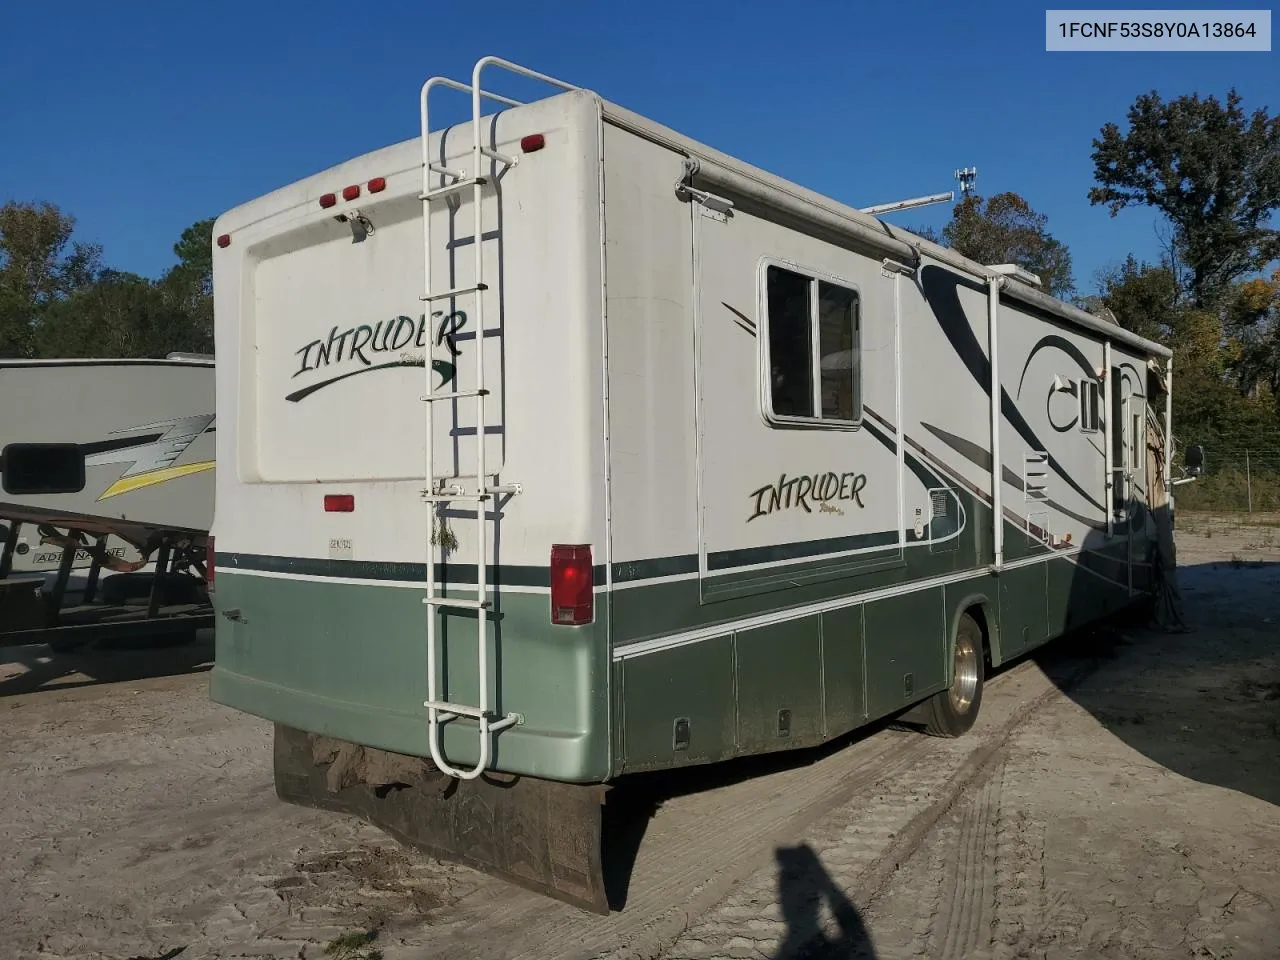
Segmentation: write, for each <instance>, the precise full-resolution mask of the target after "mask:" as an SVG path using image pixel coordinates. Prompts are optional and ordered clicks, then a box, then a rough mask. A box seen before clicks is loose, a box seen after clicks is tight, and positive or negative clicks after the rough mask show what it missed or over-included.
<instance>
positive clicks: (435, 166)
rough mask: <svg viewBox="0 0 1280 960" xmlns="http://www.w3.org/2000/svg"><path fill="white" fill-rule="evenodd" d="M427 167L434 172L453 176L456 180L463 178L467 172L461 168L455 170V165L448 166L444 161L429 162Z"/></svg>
mask: <svg viewBox="0 0 1280 960" xmlns="http://www.w3.org/2000/svg"><path fill="white" fill-rule="evenodd" d="M427 169H428V170H430V171H431V172H432V173H440V174H443V175H444V176H446V177H453V178H454V179H455V180H462V179H464V178H465V177H466V174H465V173H463V172H462V171H461V170H455V169H453V167H446V166H445V165H444V164H443V163H429V164H427Z"/></svg>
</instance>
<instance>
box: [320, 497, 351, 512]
mask: <svg viewBox="0 0 1280 960" xmlns="http://www.w3.org/2000/svg"><path fill="white" fill-rule="evenodd" d="M355 508H356V495H355V494H354V493H326V494H325V495H324V512H325V513H352V512H353V511H354V510H355Z"/></svg>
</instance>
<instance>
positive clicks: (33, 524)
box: [0, 354, 215, 646]
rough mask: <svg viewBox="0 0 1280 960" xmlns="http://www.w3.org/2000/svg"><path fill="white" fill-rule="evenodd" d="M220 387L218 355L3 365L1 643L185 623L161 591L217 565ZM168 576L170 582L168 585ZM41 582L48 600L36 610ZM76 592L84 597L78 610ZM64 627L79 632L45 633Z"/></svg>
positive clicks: (189, 592)
mask: <svg viewBox="0 0 1280 960" xmlns="http://www.w3.org/2000/svg"><path fill="white" fill-rule="evenodd" d="M213 391H214V373H213V358H212V357H208V356H191V355H183V354H173V355H170V356H169V357H168V358H166V359H163V360H147V359H62V360H0V595H2V597H3V598H4V599H3V600H0V640H3V641H6V642H12V641H20V642H30V641H32V640H46V639H47V640H49V641H50V642H53V643H55V644H57V645H58V646H62V645H63V643H66V644H68V645H70V644H72V643H73V642H82V641H84V640H87V639H90V638H92V636H93V635H94V633H95V630H94V627H95V625H96V624H97V623H98V622H102V623H103V624H105V629H106V632H119V631H120V629H121V627H122V624H123V623H124V622H125V621H127V625H126V627H125V628H126V629H128V630H130V631H132V632H137V631H138V630H145V631H153V630H155V629H162V630H165V631H167V630H168V629H170V628H171V627H172V626H173V624H174V623H175V622H177V621H173V620H169V621H167V622H164V623H161V622H160V621H159V620H158V619H157V614H158V613H159V612H160V608H161V607H167V606H171V604H168V603H166V602H164V600H165V598H164V597H163V596H161V593H164V592H165V591H168V592H169V593H173V591H175V590H176V591H178V592H181V593H182V594H183V595H184V596H185V597H187V598H192V597H194V596H195V595H196V594H198V593H200V592H202V591H203V587H202V586H200V587H199V589H194V588H195V587H196V584H195V583H194V582H188V579H187V578H183V577H181V576H178V577H175V576H170V574H173V573H175V572H176V571H179V570H182V569H186V568H187V567H189V566H190V563H188V561H192V562H194V563H195V564H196V565H198V566H200V567H202V566H203V563H204V554H205V545H206V537H207V535H208V531H209V527H210V524H211V523H212V520H213V476H214V459H213V455H214V449H213V448H214V441H213V433H214V429H215V424H214V394H213ZM85 568H87V573H86V574H85V575H83V576H82V577H80V578H79V582H78V583H73V578H72V572H73V571H75V570H83V569H85ZM157 568H158V569H159V571H160V574H161V576H160V577H158V578H157V577H154V576H152V574H153V573H154V571H155V570H156V569H157ZM138 572H140V573H139V575H138V576H137V577H122V578H115V577H114V576H113V574H119V573H124V574H132V573H138ZM100 575H101V576H102V582H101V583H100V581H99V577H100ZM202 578H203V575H202V574H201V575H200V577H199V578H198V579H201V580H202ZM139 581H142V582H141V583H140V582H139ZM157 583H163V584H166V585H167V586H166V587H165V588H164V590H162V591H160V593H157V592H156V591H155V590H151V589H150V588H151V587H153V586H154V585H155V584H157ZM36 588H39V589H40V590H42V591H43V592H44V593H45V594H46V598H47V600H48V603H47V604H43V603H42V604H36V605H34V606H33V604H32V603H31V601H30V595H31V593H32V590H33V589H36ZM100 588H101V589H100ZM138 589H142V590H144V591H149V596H148V598H147V599H146V600H144V602H143V604H142V608H141V609H136V610H135V609H132V608H131V607H130V604H129V603H127V602H126V601H127V600H129V599H136V598H135V597H133V594H134V593H135V592H136V591H137V590H138ZM73 595H74V596H75V598H76V599H77V601H79V603H77V604H75V605H74V609H72V608H64V602H63V601H64V599H66V598H67V597H69V596H73ZM98 599H102V600H106V601H108V602H107V603H106V605H103V604H102V603H94V601H95V600H98ZM153 601H154V602H153ZM199 605H200V604H196V606H199ZM205 605H206V606H207V604H205ZM182 606H183V608H184V610H185V609H186V608H187V607H190V606H192V604H191V603H186V602H184V603H183V604H182ZM37 608H38V609H37ZM153 608H154V609H153ZM19 609H22V610H25V611H26V613H25V614H20V613H19V612H18V611H19ZM33 610H34V613H33ZM188 612H189V611H188ZM203 617H204V620H198V619H197V620H191V619H185V620H183V621H182V623H183V624H184V625H185V626H192V625H193V624H194V625H199V623H203V622H204V621H206V620H207V619H208V613H207V610H206V612H205V613H204V614H203ZM140 618H141V619H142V620H147V621H149V622H148V623H140V622H138V621H139V619H140ZM107 621H110V623H108V622H107ZM54 626H61V627H65V628H67V629H64V630H62V631H61V632H59V633H57V634H56V635H49V634H47V633H46V632H43V629H42V628H45V627H54ZM99 632H102V631H99ZM71 638H75V639H74V641H73V640H72V639H71Z"/></svg>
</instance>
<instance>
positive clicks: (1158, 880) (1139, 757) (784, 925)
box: [0, 518, 1280, 960]
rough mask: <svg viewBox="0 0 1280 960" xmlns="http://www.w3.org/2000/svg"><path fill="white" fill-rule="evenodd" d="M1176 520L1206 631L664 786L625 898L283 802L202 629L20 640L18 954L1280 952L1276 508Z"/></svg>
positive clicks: (1018, 676) (13, 946)
mask: <svg viewBox="0 0 1280 960" xmlns="http://www.w3.org/2000/svg"><path fill="white" fill-rule="evenodd" d="M1180 524H1181V527H1182V529H1181V530H1180V532H1179V562H1180V564H1181V566H1182V570H1181V573H1180V582H1181V584H1182V586H1183V590H1184V594H1185V599H1186V604H1187V612H1188V618H1189V620H1190V622H1191V626H1192V630H1191V631H1190V632H1187V633H1182V634H1164V633H1158V632H1155V631H1149V630H1133V629H1118V630H1108V631H1103V632H1100V633H1096V634H1093V635H1091V636H1086V637H1080V636H1077V637H1072V638H1067V639H1064V641H1062V642H1060V643H1056V644H1053V645H1050V647H1049V648H1048V649H1046V650H1044V651H1042V652H1040V653H1038V654H1037V655H1036V656H1035V657H1034V658H1033V659H1029V660H1027V661H1024V662H1022V663H1019V664H1016V665H1014V666H1012V667H1011V668H1009V669H1007V670H1005V671H1002V673H1001V674H1000V675H999V676H997V677H995V678H993V679H992V680H991V681H990V682H989V684H988V687H987V691H986V697H985V701H984V704H983V712H982V716H981V718H980V720H979V723H978V725H977V726H976V727H975V729H974V730H973V731H972V732H971V733H970V734H969V735H968V736H966V737H964V738H962V739H960V740H955V741H941V740H934V739H931V738H928V737H924V736H921V735H919V734H918V733H916V732H913V731H911V730H909V729H898V728H886V727H880V728H876V729H874V730H871V731H869V732H864V733H862V734H860V735H858V736H855V737H851V738H846V739H845V740H843V741H841V742H838V743H836V744H832V745H829V746H828V747H826V748H824V749H822V750H818V751H806V752H805V753H803V754H799V755H792V756H787V757H776V758H767V759H765V760H758V761H750V762H745V763H736V764H729V765H726V766H725V767H724V768H722V769H718V770H714V771H701V772H697V773H693V774H692V775H690V776H688V777H684V778H680V779H678V780H671V779H664V778H656V779H654V780H653V781H652V782H649V783H647V784H646V785H645V786H644V793H643V794H642V795H641V796H640V797H639V799H637V800H636V802H635V808H636V809H635V812H634V814H633V815H632V817H631V818H630V835H629V837H628V839H629V840H630V841H631V842H635V841H637V840H638V847H637V848H636V854H635V865H634V869H633V871H632V877H631V881H630V887H629V891H628V897H627V903H626V907H625V909H624V910H623V911H622V912H621V913H618V914H614V915H612V916H610V917H607V918H601V917H593V916H587V915H585V914H582V913H581V912H578V911H575V910H573V909H571V908H568V907H564V906H562V905H560V904H557V903H554V902H552V901H548V900H545V899H543V898H540V897H537V896H534V895H532V894H528V893H526V892H524V891H522V890H519V889H516V888H512V887H510V886H507V885H505V884H502V883H500V882H498V881H495V880H492V879H490V878H488V877H484V876H481V875H479V874H476V873H474V872H472V871H469V870H466V869H464V868H460V867H453V866H450V865H446V864H441V863H438V862H435V861H432V860H430V859H428V858H425V857H420V856H418V855H416V854H413V853H410V852H407V851H405V850H404V849H402V848H400V847H399V846H397V845H396V844H395V843H394V842H392V841H390V840H388V839H387V838H385V837H384V836H383V835H381V834H380V833H379V832H378V831H376V830H374V829H372V828H370V827H367V826H365V825H363V824H360V823H356V822H354V821H351V820H347V819H345V818H342V817H336V816H333V815H330V814H324V813H318V812H312V811H305V810H300V809H298V808H296V807H290V806H285V805H283V804H281V803H279V802H278V801H277V800H276V799H275V796H274V792H273V789H272V785H271V773H270V732H269V728H268V726H267V725H266V724H265V723H262V722H260V721H257V720H255V719H253V718H250V717H245V716H242V715H239V714H236V713H234V712H232V711H229V710H225V709H223V708H221V707H219V706H217V705H215V704H213V703H211V702H210V701H209V700H208V696H207V675H206V673H205V672H204V671H205V670H206V669H207V666H208V663H207V659H208V657H209V655H210V648H209V644H208V643H207V641H202V642H200V643H197V644H195V645H193V646H191V647H186V648H179V649H174V650H112V651H99V652H90V653H86V654H83V655H81V656H77V657H58V658H54V657H52V656H51V655H50V654H49V652H48V651H47V649H45V648H42V647H26V648H0V722H2V723H3V725H4V729H5V734H6V735H5V738H4V741H3V746H0V838H2V839H3V844H2V845H0V904H3V914H2V915H3V917H4V920H3V922H2V923H0V957H3V958H8V957H22V958H27V957H37V958H50V960H53V958H64V957H65V958H72V957H75V958H97V957H102V958H111V960H125V958H129V960H151V958H165V960H171V958H175V957H180V958H182V960H193V958H197V957H200V958H204V957H219V958H223V957H225V958H232V957H281V958H283V957H290V958H298V957H301V958H314V957H321V956H325V955H326V948H327V947H328V948H330V951H331V952H330V953H329V956H339V957H340V956H342V954H343V951H342V950H339V949H336V947H335V946H334V944H335V941H336V940H337V938H339V937H342V936H344V935H350V934H354V933H359V932H361V931H375V932H376V934H377V936H376V939H375V940H374V941H373V943H372V944H370V945H369V946H368V947H365V948H360V949H356V948H351V949H348V950H347V951H346V954H345V955H346V956H347V957H348V958H350V960H356V958H357V957H361V956H365V957H371V956H372V953H371V951H372V950H374V949H376V950H379V951H381V952H382V953H383V955H384V956H385V957H386V960H399V958H402V957H403V958H408V957H414V958H417V957H437V956H438V957H450V958H457V960H470V958H476V960H479V958H507V957H510V958H516V957H574V958H595V957H599V958H604V957H618V958H621V957H636V958H640V957H643V958H657V957H668V958H671V960H680V958H688V960H695V958H717V957H733V958H746V957H752V958H758V957H766V958H773V957H784V956H794V955H799V954H802V953H803V954H805V955H808V956H819V957H825V958H833V960H834V958H844V957H876V958H897V957H930V958H962V957H972V958H1004V957H1011V958H1012V957H1018V958H1022V957H1026V958H1058V957H1075V956H1080V957H1101V958H1111V957H1116V958H1121V957H1123V958H1130V957H1133V958H1148V957H1150V958H1156V957H1160V958H1165V957H1211V958H1226V957H1236V958H1243V957H1277V956H1280V946H1277V945H1278V944H1280V914H1278V913H1277V907H1280V864H1278V863H1277V857H1276V851H1277V848H1278V847H1280V841H1278V840H1277V837H1280V833H1278V832H1277V828H1278V827H1280V646H1278V644H1277V639H1278V638H1280V634H1278V633H1277V630H1280V546H1277V541H1280V535H1277V534H1280V531H1277V530H1276V529H1275V528H1272V527H1246V526H1241V525H1239V524H1237V523H1235V522H1233V521H1230V520H1224V519H1217V520H1213V521H1204V522H1196V521H1195V520H1194V519H1191V520H1188V519H1185V518H1180Z"/></svg>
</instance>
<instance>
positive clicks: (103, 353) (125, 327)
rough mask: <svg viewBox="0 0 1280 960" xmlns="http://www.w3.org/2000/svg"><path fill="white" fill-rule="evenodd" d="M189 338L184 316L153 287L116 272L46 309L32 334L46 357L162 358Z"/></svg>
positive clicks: (187, 344) (106, 273)
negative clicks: (42, 319) (46, 313)
mask: <svg viewBox="0 0 1280 960" xmlns="http://www.w3.org/2000/svg"><path fill="white" fill-rule="evenodd" d="M192 340H193V337H192V334H191V322H190V319H189V317H188V316H187V315H186V314H185V313H184V312H183V311H182V310H181V309H180V308H179V307H178V306H176V305H175V304H173V303H172V302H170V301H169V299H168V298H167V297H165V295H164V292H163V291H162V290H161V289H160V286H159V285H158V284H156V283H154V282H152V281H151V280H148V279H147V278H146V277H140V276H138V275H137V274H132V273H121V272H118V271H115V270H107V271H104V272H103V273H102V275H101V276H100V277H99V278H98V279H97V280H96V281H95V282H94V283H92V284H90V285H88V286H86V287H82V288H81V289H79V290H77V291H76V292H75V293H73V294H72V295H71V296H69V297H67V298H66V299H64V300H61V301H59V302H58V303H56V304H54V305H53V306H52V307H50V309H49V311H48V315H47V317H46V320H45V322H44V323H42V324H41V325H40V327H39V329H38V330H37V332H36V336H35V344H36V348H37V352H38V353H39V354H40V355H41V356H46V357H55V356H56V357H163V356H164V355H165V354H167V353H169V352H170V351H173V350H190V349H193V348H194V346H195V345H194V344H193V343H192Z"/></svg>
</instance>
